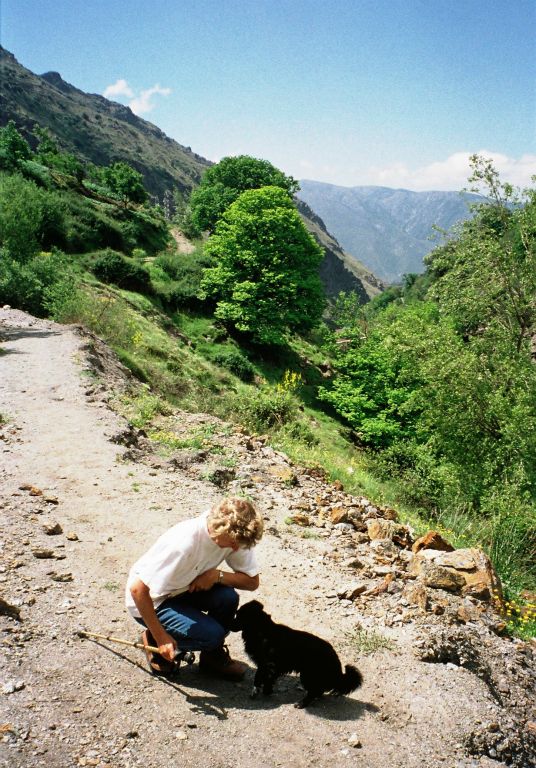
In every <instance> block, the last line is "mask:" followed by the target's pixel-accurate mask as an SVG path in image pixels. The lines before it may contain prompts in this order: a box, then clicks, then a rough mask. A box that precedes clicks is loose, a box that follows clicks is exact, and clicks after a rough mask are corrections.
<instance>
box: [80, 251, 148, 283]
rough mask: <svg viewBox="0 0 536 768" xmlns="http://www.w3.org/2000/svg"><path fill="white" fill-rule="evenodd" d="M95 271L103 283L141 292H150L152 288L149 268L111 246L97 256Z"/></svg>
mask: <svg viewBox="0 0 536 768" xmlns="http://www.w3.org/2000/svg"><path fill="white" fill-rule="evenodd" d="M93 273H94V275H95V277H97V278H98V279H99V280H101V281H102V282H103V283H114V284H115V285H117V286H118V287H119V288H125V289H126V290H130V291H138V292H139V293H150V292H151V290H152V286H151V278H150V276H149V273H148V272H147V270H146V269H144V268H143V267H142V266H140V265H139V264H137V263H136V262H135V261H133V260H132V259H129V258H127V257H126V256H122V255H121V254H120V253H117V251H113V250H112V249H111V248H108V249H106V250H105V251H103V252H102V253H101V255H100V256H99V257H98V258H97V260H96V261H95V263H94V264H93Z"/></svg>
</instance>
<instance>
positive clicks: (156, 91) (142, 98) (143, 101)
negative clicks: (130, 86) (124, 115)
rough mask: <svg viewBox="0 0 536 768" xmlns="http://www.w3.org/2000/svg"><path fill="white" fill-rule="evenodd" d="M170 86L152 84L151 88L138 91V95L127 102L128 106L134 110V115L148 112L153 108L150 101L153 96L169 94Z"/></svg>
mask: <svg viewBox="0 0 536 768" xmlns="http://www.w3.org/2000/svg"><path fill="white" fill-rule="evenodd" d="M170 93H171V88H161V86H160V85H158V84H156V85H153V87H152V88H147V90H145V91H140V95H139V96H136V97H135V98H133V99H132V101H130V102H129V104H128V106H129V107H130V109H131V110H132V111H133V112H134V114H135V115H143V114H144V113H145V112H150V111H151V110H152V109H154V104H153V102H152V101H151V99H152V97H153V96H156V95H158V96H169V94H170Z"/></svg>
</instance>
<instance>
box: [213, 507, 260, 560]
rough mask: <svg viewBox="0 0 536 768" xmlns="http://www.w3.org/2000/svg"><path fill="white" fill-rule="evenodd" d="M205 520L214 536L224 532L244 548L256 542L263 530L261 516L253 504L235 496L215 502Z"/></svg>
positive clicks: (248, 547)
mask: <svg viewBox="0 0 536 768" xmlns="http://www.w3.org/2000/svg"><path fill="white" fill-rule="evenodd" d="M207 522H208V524H209V528H210V530H211V531H212V532H213V533H214V535H215V536H220V535H221V534H224V533H226V534H228V535H229V536H231V537H232V538H233V539H235V541H236V542H237V544H238V545H239V546H241V547H245V548H246V549H250V548H251V547H253V546H254V545H255V544H257V542H258V541H260V540H261V538H262V534H263V531H264V523H263V521H262V517H261V516H260V515H259V513H258V512H257V510H256V509H255V507H254V506H253V504H251V503H250V502H249V501H246V499H239V498H237V497H236V496H231V497H230V498H227V499H223V500H222V501H220V502H219V503H218V504H215V505H214V506H213V507H212V509H211V510H210V512H209V515H208V521H207Z"/></svg>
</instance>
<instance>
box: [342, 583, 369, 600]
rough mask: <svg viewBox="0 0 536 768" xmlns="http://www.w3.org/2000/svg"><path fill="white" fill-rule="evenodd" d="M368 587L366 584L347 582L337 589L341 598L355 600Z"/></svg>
mask: <svg viewBox="0 0 536 768" xmlns="http://www.w3.org/2000/svg"><path fill="white" fill-rule="evenodd" d="M366 589H367V586H366V584H347V585H346V586H344V587H341V588H340V589H338V590H337V597H338V598H339V599H341V600H355V598H356V597H358V596H359V595H362V594H363V592H365V591H366Z"/></svg>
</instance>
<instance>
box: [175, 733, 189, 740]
mask: <svg viewBox="0 0 536 768" xmlns="http://www.w3.org/2000/svg"><path fill="white" fill-rule="evenodd" d="M175 738H176V739H178V740H179V741H186V739H187V738H188V734H187V733H186V731H177V732H176V733H175Z"/></svg>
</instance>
